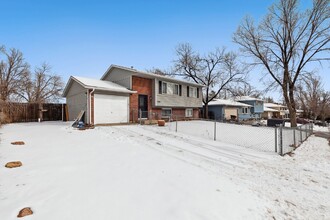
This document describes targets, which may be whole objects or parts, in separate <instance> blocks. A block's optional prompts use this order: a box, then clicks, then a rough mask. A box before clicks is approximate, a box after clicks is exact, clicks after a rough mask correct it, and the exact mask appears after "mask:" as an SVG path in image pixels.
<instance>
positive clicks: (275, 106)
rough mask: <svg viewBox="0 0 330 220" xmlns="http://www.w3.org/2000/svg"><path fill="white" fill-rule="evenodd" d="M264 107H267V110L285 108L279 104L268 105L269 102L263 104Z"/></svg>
mask: <svg viewBox="0 0 330 220" xmlns="http://www.w3.org/2000/svg"><path fill="white" fill-rule="evenodd" d="M264 106H265V107H268V108H285V107H286V106H284V105H280V104H276V103H270V102H266V103H264Z"/></svg>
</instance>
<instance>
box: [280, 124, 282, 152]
mask: <svg viewBox="0 0 330 220" xmlns="http://www.w3.org/2000/svg"><path fill="white" fill-rule="evenodd" d="M280 155H281V156H283V125H282V124H280Z"/></svg>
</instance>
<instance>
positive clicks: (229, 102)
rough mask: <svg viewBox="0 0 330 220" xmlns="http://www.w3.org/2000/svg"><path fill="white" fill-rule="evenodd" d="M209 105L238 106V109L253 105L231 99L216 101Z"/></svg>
mask: <svg viewBox="0 0 330 220" xmlns="http://www.w3.org/2000/svg"><path fill="white" fill-rule="evenodd" d="M209 105H224V106H236V107H251V105H248V104H245V103H241V102H236V101H234V100H231V99H214V100H213V101H211V102H209Z"/></svg>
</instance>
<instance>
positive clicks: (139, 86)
mask: <svg viewBox="0 0 330 220" xmlns="http://www.w3.org/2000/svg"><path fill="white" fill-rule="evenodd" d="M152 82H153V81H152V79H147V78H142V77H137V76H132V90H133V91H137V93H135V94H132V95H130V100H129V102H130V121H131V122H137V120H138V117H139V112H138V109H139V108H138V107H139V99H138V98H139V95H147V96H148V111H149V112H150V113H151V115H149V117H150V118H151V119H161V115H162V109H161V108H152V98H153V97H152V89H153V88H152ZM174 104H175V103H174ZM152 113H153V114H152ZM185 114H186V112H185V108H178V109H175V108H172V115H173V116H178V117H182V118H183V117H185ZM192 118H199V109H197V108H194V109H193V117H192Z"/></svg>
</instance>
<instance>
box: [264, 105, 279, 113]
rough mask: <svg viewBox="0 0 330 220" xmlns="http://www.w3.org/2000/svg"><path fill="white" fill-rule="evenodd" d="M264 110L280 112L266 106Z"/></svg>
mask: <svg viewBox="0 0 330 220" xmlns="http://www.w3.org/2000/svg"><path fill="white" fill-rule="evenodd" d="M264 112H278V110H276V109H273V108H268V107H266V106H264Z"/></svg>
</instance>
